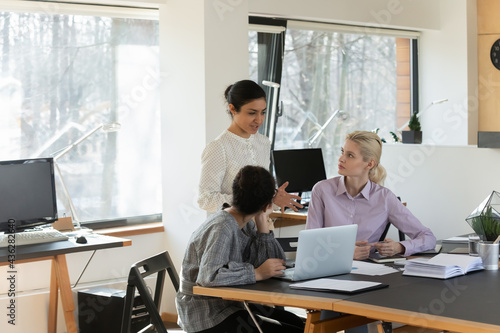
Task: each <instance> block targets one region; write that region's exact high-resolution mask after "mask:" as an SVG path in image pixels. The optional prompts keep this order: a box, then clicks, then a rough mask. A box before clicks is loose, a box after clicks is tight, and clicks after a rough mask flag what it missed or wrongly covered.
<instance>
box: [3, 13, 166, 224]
mask: <svg viewBox="0 0 500 333" xmlns="http://www.w3.org/2000/svg"><path fill="white" fill-rule="evenodd" d="M0 27H1V28H2V37H1V38H2V44H1V46H0V51H1V53H0V54H1V59H0V66H1V69H0V73H1V76H0V100H1V104H2V105H3V106H4V107H3V108H2V110H1V111H0V130H1V132H2V133H3V137H2V139H1V140H0V156H1V157H0V158H1V159H2V160H8V159H18V158H29V157H41V156H43V157H47V156H50V155H51V154H53V153H55V152H57V151H60V150H61V149H63V148H65V147H67V146H68V145H70V144H71V143H73V142H74V141H75V140H77V139H78V138H80V137H82V136H83V135H84V134H85V133H87V132H88V131H89V130H91V129H93V128H95V127H96V126H98V125H99V124H106V123H110V122H119V123H120V124H121V130H120V131H119V132H115V133H103V132H96V133H95V134H93V135H92V136H91V137H89V138H88V140H86V141H85V142H83V143H82V144H81V145H79V146H77V147H75V149H72V150H71V151H70V152H68V154H66V155H65V156H64V157H62V158H61V159H60V160H59V161H58V163H59V166H60V168H61V171H62V174H63V177H64V179H65V181H66V184H67V186H68V190H69V192H70V194H71V197H72V199H73V202H74V204H75V208H76V210H77V211H78V215H79V217H80V219H81V220H82V221H94V220H106V219H116V218H120V217H128V216H138V215H149V214H158V213H161V191H160V184H161V180H160V146H159V145H160V128H159V94H158V87H159V80H160V74H159V54H158V52H159V50H158V21H156V20H146V19H131V18H111V17H104V16H87V15H62V14H46V13H22V12H19V13H18V12H0ZM60 193H61V191H59V189H58V195H59V194H60ZM60 199H61V201H59V202H58V208H59V210H60V212H59V215H60V216H64V215H65V214H66V215H68V214H69V212H68V211H67V208H66V207H65V205H64V203H65V202H64V200H62V199H63V198H60Z"/></svg>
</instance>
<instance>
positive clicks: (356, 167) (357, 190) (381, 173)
mask: <svg viewBox="0 0 500 333" xmlns="http://www.w3.org/2000/svg"><path fill="white" fill-rule="evenodd" d="M381 156H382V141H381V140H380V138H379V137H378V135H377V134H375V133H372V132H367V131H356V132H353V133H350V134H348V135H347V137H346V140H345V143H344V146H343V147H342V153H341V155H340V158H339V163H338V174H339V175H340V176H338V177H334V178H331V179H327V180H323V181H320V182H318V183H317V184H316V185H315V186H314V188H313V191H312V194H311V201H310V204H309V211H308V215H307V224H306V228H307V229H313V228H323V227H331V226H338V225H345V224H357V225H358V234H357V239H356V240H357V242H356V249H355V251H354V259H357V260H362V259H366V258H368V256H369V254H370V251H372V250H373V251H374V248H376V249H377V250H378V252H379V253H380V254H381V255H383V256H391V255H395V254H403V255H405V256H409V255H411V254H413V253H416V252H421V251H425V250H429V249H433V248H434V246H435V245H436V238H435V237H434V235H433V234H432V232H431V230H430V229H429V228H426V227H425V226H424V225H422V223H420V221H419V220H418V219H417V218H416V217H415V216H414V215H413V214H412V213H411V212H410V211H409V210H408V208H406V206H404V205H403V204H402V203H401V202H400V201H399V200H398V198H397V197H396V196H395V195H394V193H392V192H391V191H390V190H389V189H387V188H385V187H383V186H382V184H383V182H384V179H385V177H386V171H385V169H384V167H382V166H381V165H380V158H381ZM388 223H392V224H394V226H396V227H397V228H398V229H399V230H400V231H402V232H404V233H405V234H406V235H407V236H408V237H410V239H409V240H404V241H401V242H395V241H393V240H392V239H385V241H384V242H379V239H380V237H381V235H382V233H383V231H384V229H385V227H386V225H387V224H388Z"/></svg>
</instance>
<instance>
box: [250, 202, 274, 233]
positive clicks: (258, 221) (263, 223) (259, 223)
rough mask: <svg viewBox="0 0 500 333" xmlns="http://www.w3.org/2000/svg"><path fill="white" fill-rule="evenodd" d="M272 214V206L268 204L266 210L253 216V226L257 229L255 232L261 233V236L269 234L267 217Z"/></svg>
mask: <svg viewBox="0 0 500 333" xmlns="http://www.w3.org/2000/svg"><path fill="white" fill-rule="evenodd" d="M272 212H273V204H270V205H269V206H267V208H266V209H265V210H263V211H260V212H259V213H257V215H255V217H254V221H255V226H256V227H257V231H258V232H260V233H262V234H268V233H269V230H270V229H269V222H268V220H269V215H270V214H271V213H272Z"/></svg>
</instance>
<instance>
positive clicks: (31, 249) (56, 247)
mask: <svg viewBox="0 0 500 333" xmlns="http://www.w3.org/2000/svg"><path fill="white" fill-rule="evenodd" d="M86 238H87V241H88V242H87V243H86V244H78V243H76V242H75V240H74V239H70V240H68V241H59V242H52V243H44V244H32V245H22V246H17V247H16V252H15V261H14V263H13V264H14V266H13V267H12V268H10V269H9V271H12V272H16V273H17V270H16V268H15V266H16V265H17V264H22V263H27V262H33V261H41V260H51V261H52V268H51V274H50V297H49V300H50V301H49V324H48V332H49V333H56V329H57V303H58V299H59V297H58V296H59V293H60V294H61V303H62V308H63V311H64V319H65V322H66V329H67V332H68V333H77V332H78V329H77V327H76V321H75V315H74V310H75V304H74V302H73V295H72V291H71V284H70V279H69V273H68V265H67V263H66V254H68V253H76V252H83V251H94V250H100V249H107V248H113V247H123V246H129V245H132V241H131V240H128V239H124V238H117V237H111V236H104V235H98V234H91V235H86ZM8 255H9V253H8V249H7V248H1V249H0V265H2V266H5V265H10V264H11V263H9V262H8V260H9V259H8V258H9V257H8Z"/></svg>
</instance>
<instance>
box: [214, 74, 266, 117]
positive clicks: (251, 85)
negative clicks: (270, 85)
mask: <svg viewBox="0 0 500 333" xmlns="http://www.w3.org/2000/svg"><path fill="white" fill-rule="evenodd" d="M224 97H225V98H226V101H227V104H228V105H229V104H233V105H234V108H235V109H236V111H237V112H240V109H241V107H242V106H243V105H245V104H248V103H250V102H251V101H253V100H256V99H259V98H264V99H265V98H266V92H265V91H264V89H262V87H261V86H259V85H258V84H257V83H255V82H254V81H252V80H241V81H238V82H235V83H234V84H231V85H230V86H228V87H227V88H226V91H224ZM229 113H230V114H231V112H229Z"/></svg>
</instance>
